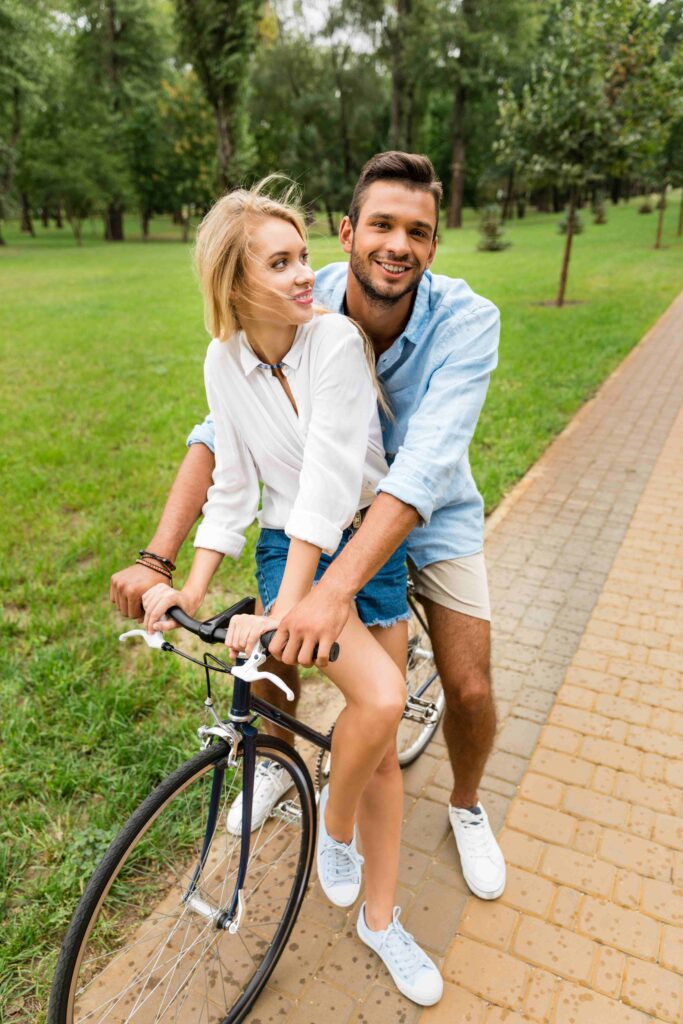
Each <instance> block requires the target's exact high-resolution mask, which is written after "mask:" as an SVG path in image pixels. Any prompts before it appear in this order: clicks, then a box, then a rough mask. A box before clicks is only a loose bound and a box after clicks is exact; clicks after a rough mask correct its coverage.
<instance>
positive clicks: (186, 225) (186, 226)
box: [180, 204, 190, 242]
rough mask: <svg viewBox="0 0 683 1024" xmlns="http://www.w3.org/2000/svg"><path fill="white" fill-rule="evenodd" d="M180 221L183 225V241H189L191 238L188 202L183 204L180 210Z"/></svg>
mask: <svg viewBox="0 0 683 1024" xmlns="http://www.w3.org/2000/svg"><path fill="white" fill-rule="evenodd" d="M180 223H181V224H182V227H183V242H187V241H189V238H190V207H189V206H188V205H187V204H183V206H182V208H181V210H180Z"/></svg>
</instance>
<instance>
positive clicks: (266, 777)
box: [254, 763, 282, 790]
mask: <svg viewBox="0 0 683 1024" xmlns="http://www.w3.org/2000/svg"><path fill="white" fill-rule="evenodd" d="M281 771H282V768H281V767H280V765H277V764H272V763H271V764H258V765H256V776H255V778H254V788H256V787H257V786H258V787H259V789H260V788H261V786H266V787H267V788H268V789H271V790H272V789H274V787H275V786H276V785H277V782H278V776H279V774H280V772H281Z"/></svg>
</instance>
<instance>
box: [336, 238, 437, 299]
mask: <svg viewBox="0 0 683 1024" xmlns="http://www.w3.org/2000/svg"><path fill="white" fill-rule="evenodd" d="M349 263H350V266H351V273H352V274H353V276H354V277H355V279H356V280H357V281H358V284H359V285H360V287H361V291H362V292H363V294H364V296H365V298H366V299H367V300H368V302H371V303H373V305H377V306H394V305H395V304H396V303H397V302H398V301H399V300H400V299H402V298H403V296H404V295H408V294H409V293H410V292H415V291H417V289H418V288H419V286H420V281H421V280H422V274H419V275H418V276H417V277H412V279H411V281H410V282H409V283H408V284H407V285H406V287H405V288H404V289H403V290H402V291H400V292H393V293H392V294H391V295H385V294H384V293H383V292H380V291H378V290H377V289H376V288H375V286H374V284H373V283H372V281H371V279H370V274H369V273H368V272H367V270H366V269H365V266H364V264H363V260H362V259H361V257H360V256H359V255H358V253H357V251H356V249H355V248H354V247H353V246H352V247H351V259H350V261H349Z"/></svg>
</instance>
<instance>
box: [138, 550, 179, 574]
mask: <svg viewBox="0 0 683 1024" xmlns="http://www.w3.org/2000/svg"><path fill="white" fill-rule="evenodd" d="M138 554H139V555H140V558H151V559H153V560H154V561H155V562H160V563H161V565H165V566H166V568H167V569H170V570H171V572H175V562H172V561H171V559H170V558H164V556H163V555H155V554H154V552H153V551H145V550H144V548H143V550H142V551H138Z"/></svg>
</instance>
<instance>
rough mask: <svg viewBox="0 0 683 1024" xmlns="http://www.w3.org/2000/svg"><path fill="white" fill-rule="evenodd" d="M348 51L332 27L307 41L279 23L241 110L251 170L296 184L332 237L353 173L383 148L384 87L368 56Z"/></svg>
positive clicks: (299, 28)
mask: <svg viewBox="0 0 683 1024" xmlns="http://www.w3.org/2000/svg"><path fill="white" fill-rule="evenodd" d="M351 44H352V40H350V39H348V38H347V37H346V36H345V34H344V33H342V32H341V31H340V29H339V25H338V23H332V22H330V21H327V22H326V23H325V24H324V25H323V26H322V27H321V29H320V32H319V33H318V34H316V36H315V37H313V38H311V36H310V35H309V34H307V32H306V29H305V26H304V25H302V24H301V23H299V22H298V21H296V20H289V21H288V22H287V23H286V24H281V25H280V27H279V30H278V32H277V33H275V35H274V36H273V38H272V39H271V40H270V41H268V42H266V43H265V44H264V45H263V46H262V47H261V49H260V51H259V53H258V54H257V56H256V59H255V64H254V78H253V82H254V85H253V93H252V96H251V99H250V103H249V113H250V120H251V124H252V130H253V132H254V139H255V148H256V158H255V165H254V170H255V171H256V173H258V174H259V175H264V174H267V173H268V172H269V171H272V170H273V169H279V170H281V171H284V172H285V173H286V174H288V175H289V176H290V177H292V178H295V179H297V180H298V181H299V182H300V184H301V187H302V190H303V197H304V200H305V201H306V202H307V203H311V204H319V203H321V204H322V206H323V208H324V210H325V213H326V215H327V220H328V225H329V229H330V232H331V233H332V234H336V224H335V219H334V215H335V211H338V210H344V209H346V207H347V205H348V202H349V200H350V198H351V193H352V191H353V186H354V184H355V181H356V178H357V175H358V172H359V170H360V168H361V166H362V165H363V163H364V162H365V161H366V160H367V159H368V157H369V156H370V155H371V154H372V153H374V152H377V151H378V150H381V149H383V148H385V146H386V131H387V122H388V106H389V103H388V89H387V85H388V83H387V82H386V80H385V79H384V77H383V76H382V74H381V73H380V71H379V70H378V68H377V64H376V61H375V60H374V57H373V55H372V54H367V53H362V52H360V53H359V52H358V51H357V50H354V48H353V46H352V45H351ZM276 93H277V95H278V100H279V102H278V104H277V106H274V104H273V95H275V94H276Z"/></svg>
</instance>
